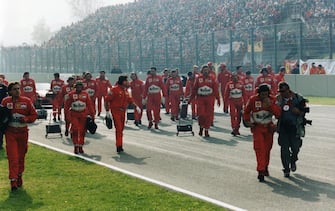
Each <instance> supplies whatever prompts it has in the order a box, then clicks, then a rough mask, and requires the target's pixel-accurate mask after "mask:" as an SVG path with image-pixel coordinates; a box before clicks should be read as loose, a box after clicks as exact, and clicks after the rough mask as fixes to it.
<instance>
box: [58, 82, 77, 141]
mask: <svg viewBox="0 0 335 211" xmlns="http://www.w3.org/2000/svg"><path fill="white" fill-rule="evenodd" d="M70 81H71V82H70ZM67 82H68V84H66V85H63V87H62V89H61V91H60V92H59V94H58V96H57V98H58V102H59V105H62V104H63V102H66V101H67V99H69V93H70V92H72V91H73V90H74V86H73V83H74V78H69V79H68V81H67ZM64 116H65V118H64V119H65V136H68V133H69V128H70V118H69V113H68V112H64Z"/></svg>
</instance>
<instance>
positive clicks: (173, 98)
mask: <svg viewBox="0 0 335 211" xmlns="http://www.w3.org/2000/svg"><path fill="white" fill-rule="evenodd" d="M171 74H172V76H171V77H169V78H168V79H167V81H166V84H165V85H166V90H167V93H168V98H169V102H170V108H171V120H172V121H174V120H175V119H178V113H179V105H180V97H182V96H183V93H184V92H183V84H182V81H181V80H180V77H178V75H177V73H176V72H173V71H172V72H171Z"/></svg>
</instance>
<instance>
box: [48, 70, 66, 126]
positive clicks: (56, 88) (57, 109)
mask: <svg viewBox="0 0 335 211" xmlns="http://www.w3.org/2000/svg"><path fill="white" fill-rule="evenodd" d="M63 85H64V81H63V80H62V79H60V78H59V73H54V79H53V80H52V81H51V83H50V90H51V91H52V94H53V98H52V114H53V117H54V118H53V120H54V121H56V115H57V114H58V121H60V115H61V112H62V109H61V108H62V104H60V102H59V99H58V98H57V95H58V93H59V92H60V91H61V90H62V86H63Z"/></svg>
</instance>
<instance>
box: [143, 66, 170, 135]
mask: <svg viewBox="0 0 335 211" xmlns="http://www.w3.org/2000/svg"><path fill="white" fill-rule="evenodd" d="M162 94H163V97H165V96H166V90H165V85H164V83H163V79H162V77H161V76H158V75H156V69H151V75H149V76H148V77H147V79H146V81H145V86H144V92H143V98H144V99H146V98H147V97H148V99H147V117H148V121H149V125H148V128H149V129H150V128H151V127H152V125H153V123H152V121H154V123H155V128H156V129H158V123H159V121H160V105H161V97H162ZM152 112H153V114H154V118H152Z"/></svg>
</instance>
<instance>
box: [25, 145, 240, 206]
mask: <svg viewBox="0 0 335 211" xmlns="http://www.w3.org/2000/svg"><path fill="white" fill-rule="evenodd" d="M29 142H30V143H33V144H35V145H39V146H42V147H45V148H48V149H51V150H54V151H57V152H60V153H63V154H66V155H70V156H76V157H78V158H81V159H83V160H86V161H89V162H92V163H95V164H98V165H101V166H104V167H107V168H109V169H112V170H114V171H118V172H121V173H124V174H127V175H129V176H132V177H136V178H139V179H142V180H145V181H147V182H150V183H153V184H156V185H159V186H162V187H165V188H168V189H171V190H174V191H177V192H180V193H184V194H187V195H190V196H193V197H195V198H198V199H201V200H204V201H207V202H210V203H212V204H215V205H218V206H221V207H224V208H227V209H231V210H235V211H245V209H242V208H239V207H235V206H233V205H230V204H227V203H224V202H222V201H218V200H216V199H212V198H209V197H207V196H204V195H201V194H198V193H195V192H192V191H188V190H185V189H182V188H179V187H176V186H174V185H170V184H167V183H164V182H161V181H158V180H154V179H151V178H148V177H145V176H142V175H140V174H136V173H133V172H130V171H127V170H124V169H121V168H118V167H116V166H113V165H109V164H106V163H102V162H100V161H96V160H93V159H91V158H87V157H84V156H81V155H76V154H73V153H71V152H68V151H65V150H62V149H58V148H56V147H52V146H49V145H46V144H42V143H40V142H36V141H33V140H29Z"/></svg>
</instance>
